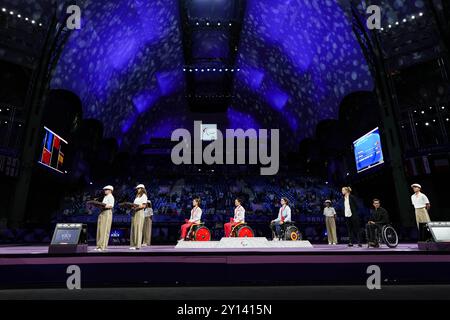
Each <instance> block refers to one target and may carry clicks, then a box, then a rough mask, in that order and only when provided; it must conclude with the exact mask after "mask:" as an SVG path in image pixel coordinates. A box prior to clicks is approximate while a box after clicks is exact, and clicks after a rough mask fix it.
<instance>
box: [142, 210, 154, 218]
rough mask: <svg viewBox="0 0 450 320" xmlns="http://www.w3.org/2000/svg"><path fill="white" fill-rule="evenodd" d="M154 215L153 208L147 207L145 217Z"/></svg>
mask: <svg viewBox="0 0 450 320" xmlns="http://www.w3.org/2000/svg"><path fill="white" fill-rule="evenodd" d="M151 216H153V209H152V208H145V210H144V217H146V218H147V217H151Z"/></svg>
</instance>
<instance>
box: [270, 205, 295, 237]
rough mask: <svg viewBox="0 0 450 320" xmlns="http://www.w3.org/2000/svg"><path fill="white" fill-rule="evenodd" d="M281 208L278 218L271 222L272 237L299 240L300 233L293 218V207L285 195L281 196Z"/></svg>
mask: <svg viewBox="0 0 450 320" xmlns="http://www.w3.org/2000/svg"><path fill="white" fill-rule="evenodd" d="M280 203H281V208H280V210H279V211H278V218H276V219H275V220H273V221H272V222H271V223H270V228H271V229H272V239H273V240H274V241H278V240H293V241H296V240H299V238H300V233H299V231H298V228H297V227H296V226H295V225H294V223H293V222H292V219H291V208H290V207H289V200H288V199H287V198H285V197H283V198H281V201H280Z"/></svg>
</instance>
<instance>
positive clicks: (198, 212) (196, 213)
mask: <svg viewBox="0 0 450 320" xmlns="http://www.w3.org/2000/svg"><path fill="white" fill-rule="evenodd" d="M201 219H202V209H200V208H199V207H195V208H192V210H191V218H190V219H189V222H200V221H201Z"/></svg>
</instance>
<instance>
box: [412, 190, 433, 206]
mask: <svg viewBox="0 0 450 320" xmlns="http://www.w3.org/2000/svg"><path fill="white" fill-rule="evenodd" d="M411 202H412V204H413V206H414V208H416V209H421V208H425V207H426V206H427V204H429V203H430V201H429V200H428V198H427V196H426V195H424V194H423V193H422V192H419V193H418V194H415V193H414V194H413V195H412V196H411Z"/></svg>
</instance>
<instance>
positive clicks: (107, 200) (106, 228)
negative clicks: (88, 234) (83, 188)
mask: <svg viewBox="0 0 450 320" xmlns="http://www.w3.org/2000/svg"><path fill="white" fill-rule="evenodd" d="M103 191H104V192H105V196H104V197H103V201H102V203H104V204H105V206H104V207H103V209H102V212H100V214H99V215H98V220H97V248H96V249H95V250H97V251H104V250H106V249H107V247H108V242H109V234H110V232H111V223H112V208H113V207H114V196H113V195H112V193H113V191H114V188H113V186H109V185H108V186H106V187H104V188H103Z"/></svg>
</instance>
